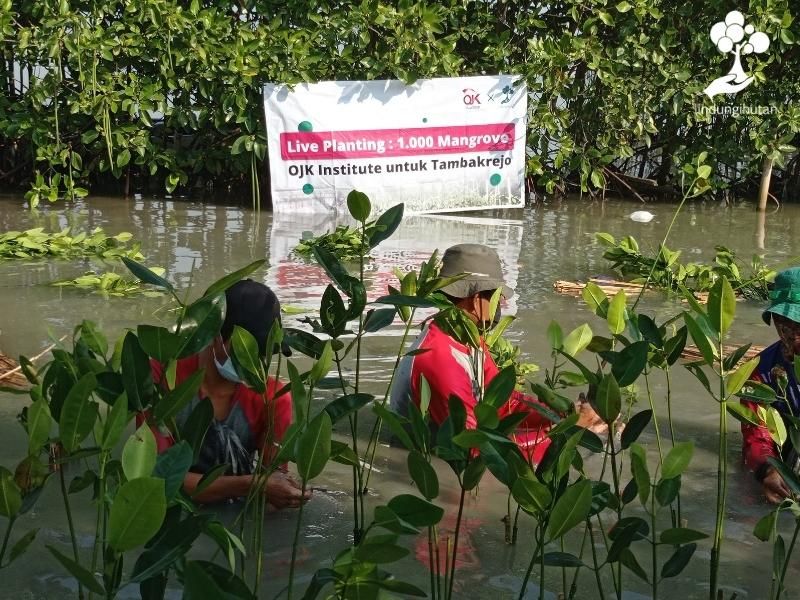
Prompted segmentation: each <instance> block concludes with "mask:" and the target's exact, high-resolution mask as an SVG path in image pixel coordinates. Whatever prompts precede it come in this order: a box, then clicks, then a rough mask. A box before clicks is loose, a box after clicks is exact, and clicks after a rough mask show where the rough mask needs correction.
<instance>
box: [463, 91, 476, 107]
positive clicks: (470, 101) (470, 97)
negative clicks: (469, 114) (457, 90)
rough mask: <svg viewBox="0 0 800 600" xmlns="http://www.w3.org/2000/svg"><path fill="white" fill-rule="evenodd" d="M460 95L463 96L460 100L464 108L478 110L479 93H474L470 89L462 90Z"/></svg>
mask: <svg viewBox="0 0 800 600" xmlns="http://www.w3.org/2000/svg"><path fill="white" fill-rule="evenodd" d="M461 93H462V94H464V98H462V102H463V103H464V105H465V106H468V107H469V108H480V104H481V95H480V92H476V91H475V90H473V89H472V88H464V89H463V90H461Z"/></svg>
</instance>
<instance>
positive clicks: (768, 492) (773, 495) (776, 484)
mask: <svg viewBox="0 0 800 600" xmlns="http://www.w3.org/2000/svg"><path fill="white" fill-rule="evenodd" d="M761 490H762V491H763V492H764V496H765V497H766V498H767V501H768V502H771V503H772V504H780V503H781V502H783V500H785V499H786V498H788V497H789V496H791V495H792V491H791V490H790V489H789V487H788V486H787V485H786V482H785V481H784V480H783V477H781V474H780V473H778V471H776V470H775V469H774V468H772V467H770V468H769V469H767V474H766V475H765V476H764V479H762V480H761Z"/></svg>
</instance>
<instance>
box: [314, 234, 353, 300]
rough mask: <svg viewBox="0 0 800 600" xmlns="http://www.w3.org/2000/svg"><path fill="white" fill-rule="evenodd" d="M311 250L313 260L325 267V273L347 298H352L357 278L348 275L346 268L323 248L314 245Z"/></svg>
mask: <svg viewBox="0 0 800 600" xmlns="http://www.w3.org/2000/svg"><path fill="white" fill-rule="evenodd" d="M312 251H313V253H314V258H315V260H316V261H317V262H318V263H319V265H320V266H321V267H322V268H323V269H325V273H327V275H328V277H330V279H331V281H333V283H334V284H336V286H337V287H338V288H339V289H340V290H342V292H344V294H345V295H346V296H347V297H348V298H352V297H353V294H354V291H355V288H356V285H357V284H359V283H360V282H359V281H358V279H356V278H355V277H353V276H352V275H350V273H349V272H348V271H347V269H345V268H344V265H343V264H342V262H341V261H340V260H339V259H338V258H336V256H334V255H333V254H332V253H331V252H329V251H328V250H326V249H325V248H323V247H321V246H314V247H312Z"/></svg>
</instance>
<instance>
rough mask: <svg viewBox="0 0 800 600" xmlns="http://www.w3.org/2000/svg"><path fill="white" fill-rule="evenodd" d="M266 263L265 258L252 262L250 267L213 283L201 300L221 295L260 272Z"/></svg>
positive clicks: (247, 266)
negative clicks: (238, 282)
mask: <svg viewBox="0 0 800 600" xmlns="http://www.w3.org/2000/svg"><path fill="white" fill-rule="evenodd" d="M266 262H267V260H266V259H265V258H260V259H258V260H255V261H253V262H251V263H250V264H249V265H246V266H244V267H242V268H241V269H238V270H236V271H234V272H233V273H228V274H227V275H225V276H224V277H223V278H221V279H219V280H217V281H215V282H214V283H212V284H211V285H210V286H209V287H208V289H207V290H206V291H205V293H204V294H203V296H202V298H201V300H208V299H210V298H214V297H216V296H218V295H220V294H221V293H222V292H224V291H225V290H227V289H228V288H229V287H231V286H232V285H233V284H234V283H236V282H237V281H240V280H242V279H244V278H245V277H247V276H248V275H250V274H252V273H254V272H256V271H258V269H260V268H261V267H263V266H264V264H265V263H266Z"/></svg>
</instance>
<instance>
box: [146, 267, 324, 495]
mask: <svg viewBox="0 0 800 600" xmlns="http://www.w3.org/2000/svg"><path fill="white" fill-rule="evenodd" d="M225 299H226V309H225V319H224V321H223V323H222V328H221V330H220V335H219V336H218V337H217V338H216V339H215V340H214V341H213V343H211V344H210V345H209V346H208V347H207V348H205V349H204V350H202V351H201V352H199V353H198V354H195V355H194V356H189V357H187V358H184V359H181V360H179V361H178V365H177V377H176V385H177V384H179V383H180V382H181V381H183V380H185V379H186V378H187V377H189V376H190V375H192V374H193V373H195V372H196V371H198V370H199V369H203V370H204V374H203V382H202V384H201V385H200V390H199V393H198V395H197V396H196V397H195V398H193V399H192V400H191V401H190V402H189V404H188V405H187V406H186V407H184V409H183V410H182V411H181V412H180V413H178V415H177V417H176V419H175V422H176V425H177V427H178V429H180V428H181V427H182V426H183V425H184V424H185V423H186V420H187V419H188V417H189V415H190V414H191V413H192V410H194V408H195V407H196V406H197V404H198V403H199V402H200V401H201V400H202V399H205V398H208V399H209V400H210V401H211V404H212V406H213V408H214V418H213V420H212V422H211V425H210V426H209V428H208V431H207V433H206V436H205V438H204V439H203V443H202V447H201V450H200V454H199V458H198V459H197V462H196V463H195V464H194V465H193V466H192V468H191V469H190V471H189V473H188V474H187V475H186V477H185V478H184V481H183V488H184V490H185V491H186V492H187V493H188V494H190V495H191V494H193V493H194V491H195V489H196V488H197V485H198V483H199V482H200V479H201V478H202V477H203V475H204V474H205V473H207V472H208V471H210V470H211V469H213V468H214V467H216V466H217V465H221V464H226V465H228V469H227V470H226V472H225V474H223V475H221V476H220V477H218V478H217V479H216V480H215V481H214V482H213V483H211V485H209V486H208V487H207V488H205V489H204V490H202V491H201V492H200V493H199V494H197V495H195V496H194V499H195V500H196V501H198V502H201V503H211V502H220V501H225V500H232V499H236V498H240V497H243V496H246V495H247V494H248V492H249V490H250V487H251V485H252V482H253V468H254V465H255V456H256V453H257V452H263V453H264V460H263V464H265V465H266V464H269V463H270V462H271V460H272V459H273V458H274V453H275V449H276V444H277V443H278V442H279V441H280V440H281V439H282V437H283V435H284V432H285V431H286V429H287V428H288V427H289V424H290V423H291V421H292V399H291V396H290V395H289V394H288V393H285V394H283V395H281V396H276V393H277V392H278V391H279V389H280V388H282V387H283V385H282V384H281V383H280V382H279V381H277V380H276V379H274V378H273V377H269V378H268V380H267V382H266V384H267V385H266V388H267V389H266V392H265V393H263V394H260V393H258V392H256V391H255V390H253V389H251V388H249V387H247V386H246V385H245V384H244V383H243V382H242V380H241V379H240V377H239V375H238V373H237V372H236V368H235V367H234V365H233V361H232V360H231V357H230V348H231V342H230V338H231V334H232V333H233V328H234V326H236V325H238V326H239V327H242V328H244V329H246V330H247V331H248V332H250V333H251V334H252V335H253V337H255V339H256V341H257V342H258V344H259V352H260V353H261V355H262V356H264V355H265V353H266V352H267V348H266V341H267V336H268V334H269V331H270V329H271V328H272V324H273V322H275V321H276V320H279V319H280V304H279V302H278V299H277V297H276V296H275V294H274V293H273V292H272V290H270V289H269V288H268V287H267V286H265V285H263V284H261V283H257V282H255V281H252V280H250V279H245V280H242V281H239V282H237V283H236V284H234V285H232V286H231V287H230V288H229V289H228V290H227V291H226V292H225ZM283 350H284V354H287V355H288V354H290V352H289V351H288V348H287V347H284V349H283ZM151 367H152V371H153V380H154V381H156V382H157V383H159V384H160V385H164V386H166V382H165V380H164V368H163V365H161V364H159V363H158V362H155V361H154V362H152V363H151ZM154 433H155V434H156V441H157V443H158V450H159V452H163V451H165V450H166V449H167V448H169V447H170V446H171V445H172V444H173V443H174V438H173V436H172V434H171V433H170V432H168V431H159V430H157V429H154ZM264 493H265V494H266V495H267V498H268V501H269V503H270V504H271V505H272V506H273V507H275V508H285V507H296V506H300V504H301V503H303V502H305V501H306V500H308V498H309V497H310V492H307V493H306V495H305V496H304V495H303V494H302V492H301V490H300V486H299V485H298V483H297V482H296V481H295V480H294V479H293V478H292V477H290V476H289V475H288V474H287V473H286V471H285V469H279V470H276V471H274V472H273V473H271V474H270V475H269V477H268V478H267V483H266V487H265V490H264Z"/></svg>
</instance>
